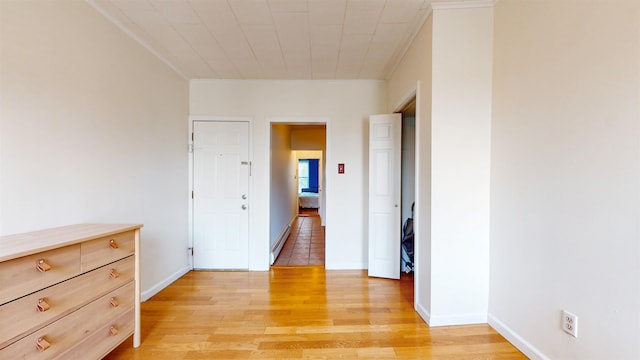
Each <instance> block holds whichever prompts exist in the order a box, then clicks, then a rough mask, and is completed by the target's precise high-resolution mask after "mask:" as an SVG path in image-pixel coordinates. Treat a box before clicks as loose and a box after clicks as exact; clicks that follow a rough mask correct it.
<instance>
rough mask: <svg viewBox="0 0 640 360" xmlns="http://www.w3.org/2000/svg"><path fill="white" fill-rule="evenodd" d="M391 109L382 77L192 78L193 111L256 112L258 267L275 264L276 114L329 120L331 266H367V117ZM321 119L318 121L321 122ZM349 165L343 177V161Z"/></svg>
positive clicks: (253, 243) (253, 238) (253, 235)
mask: <svg viewBox="0 0 640 360" xmlns="http://www.w3.org/2000/svg"><path fill="white" fill-rule="evenodd" d="M386 108H387V104H386V91H385V83H384V82H382V81H270V80H263V81H241V80H193V81H191V86H190V113H191V115H193V116H200V115H220V116H250V117H252V118H253V119H254V122H253V147H252V149H253V159H252V161H253V178H252V180H251V183H252V187H253V188H252V191H251V193H252V194H255V196H253V197H252V202H251V207H250V211H251V212H250V216H251V218H252V219H254V220H252V223H251V229H250V240H249V241H250V248H251V254H250V257H249V263H250V268H251V269H252V270H266V269H268V266H269V264H268V262H269V257H268V254H269V249H268V244H269V239H268V232H269V230H268V226H269V225H268V224H269V211H268V209H269V205H268V196H267V195H268V194H269V181H268V176H267V174H268V171H267V170H268V167H267V166H268V159H269V144H268V143H267V142H268V141H269V136H268V134H269V133H268V131H269V128H270V124H269V121H271V120H268V118H269V119H277V120H278V121H284V122H291V123H295V122H298V121H297V120H298V119H307V120H308V119H310V118H318V119H328V124H327V153H326V161H327V171H326V173H327V177H326V186H325V190H326V197H327V203H326V211H327V216H326V225H327V228H326V251H327V258H326V268H327V269H351V268H353V269H362V268H366V267H367V263H366V254H367V251H368V249H367V235H366V228H367V224H366V218H365V215H364V214H366V213H367V211H366V209H367V202H366V194H367V175H366V174H367V173H368V168H367V162H368V159H367V149H368V144H367V142H368V140H367V137H366V136H365V134H367V133H368V126H367V124H368V116H369V115H370V114H374V113H380V112H383V111H384V109H386ZM317 122H318V121H317ZM319 122H322V121H319ZM338 163H345V164H346V171H345V174H344V175H338V174H337V170H336V169H337V164H338Z"/></svg>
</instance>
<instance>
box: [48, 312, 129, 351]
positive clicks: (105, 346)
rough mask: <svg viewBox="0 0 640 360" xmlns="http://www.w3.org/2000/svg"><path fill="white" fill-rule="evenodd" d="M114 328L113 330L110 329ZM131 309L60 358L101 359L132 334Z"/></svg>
mask: <svg viewBox="0 0 640 360" xmlns="http://www.w3.org/2000/svg"><path fill="white" fill-rule="evenodd" d="M112 327H113V328H114V329H115V331H114V330H113V329H112ZM133 328H134V326H133V310H130V311H129V312H127V313H126V314H124V315H122V316H120V317H119V318H117V319H115V320H113V321H111V322H109V323H108V324H107V325H105V326H103V327H102V328H100V329H98V330H97V331H96V332H94V333H93V334H91V335H90V336H89V337H87V338H86V339H85V340H83V341H82V342H81V343H80V344H78V345H77V346H75V347H74V348H72V349H70V350H69V351H67V352H65V353H64V354H62V356H60V359H102V358H103V357H105V356H106V355H107V354H108V353H109V352H111V350H113V349H115V348H116V347H117V346H118V345H119V344H120V343H121V342H123V341H124V340H125V339H126V338H128V337H129V336H131V335H132V334H133Z"/></svg>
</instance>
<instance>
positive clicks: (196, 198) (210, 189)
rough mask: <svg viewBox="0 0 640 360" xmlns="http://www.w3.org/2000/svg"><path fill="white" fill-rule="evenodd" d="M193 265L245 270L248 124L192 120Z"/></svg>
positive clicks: (246, 261)
mask: <svg viewBox="0 0 640 360" xmlns="http://www.w3.org/2000/svg"><path fill="white" fill-rule="evenodd" d="M193 135H194V138H193V192H194V193H193V266H194V268H196V269H248V268H249V211H248V206H249V166H250V163H249V123H248V122H218V121H194V123H193Z"/></svg>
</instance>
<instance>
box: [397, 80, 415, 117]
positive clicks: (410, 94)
mask: <svg viewBox="0 0 640 360" xmlns="http://www.w3.org/2000/svg"><path fill="white" fill-rule="evenodd" d="M417 93H418V85H417V84H416V86H415V87H414V88H413V89H410V90H409V91H407V92H406V93H405V94H404V95H403V96H402V97H401V98H400V101H398V103H397V104H396V106H394V107H393V112H394V113H397V112H401V111H402V109H404V108H405V107H407V105H409V103H410V102H411V101H412V100H413V99H414V98H415V99H416V116H417V115H418V114H417V112H418V109H417V107H418V104H417V102H418V98H417V96H416V95H417Z"/></svg>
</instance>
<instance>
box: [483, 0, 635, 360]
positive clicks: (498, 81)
mask: <svg viewBox="0 0 640 360" xmlns="http://www.w3.org/2000/svg"><path fill="white" fill-rule="evenodd" d="M495 30H496V31H495V34H496V35H495V66H494V68H495V76H494V106H493V108H494V117H493V131H492V146H493V152H492V159H491V162H492V180H491V217H492V221H491V292H490V307H489V311H490V323H491V324H492V325H493V326H495V327H496V328H498V329H499V330H500V331H501V332H502V333H503V334H505V335H506V336H507V338H508V339H510V340H511V341H512V342H514V343H516V344H517V345H518V346H519V347H520V348H521V349H522V350H523V351H525V353H526V354H527V355H528V356H530V357H531V358H534V359H536V358H550V359H639V358H640V325H639V324H640V268H639V266H640V3H639V2H638V1H636V0H627V1H605V0H599V1H590V2H580V3H576V2H574V1H564V0H563V1H531V0H530V1H521V0H518V1H516V0H502V1H500V2H499V3H498V4H497V5H496V23H495ZM562 309H567V310H568V311H571V312H573V313H574V314H576V315H577V316H578V317H579V322H578V324H579V327H578V338H577V339H576V338H573V337H570V336H569V335H567V334H565V333H563V332H562V331H561V330H560V313H561V310H562Z"/></svg>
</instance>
